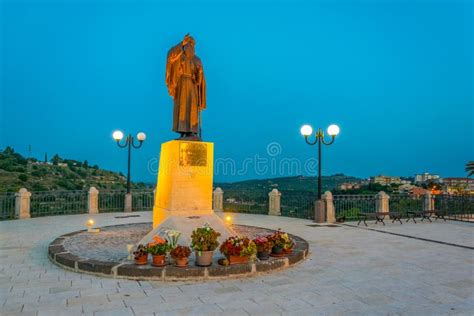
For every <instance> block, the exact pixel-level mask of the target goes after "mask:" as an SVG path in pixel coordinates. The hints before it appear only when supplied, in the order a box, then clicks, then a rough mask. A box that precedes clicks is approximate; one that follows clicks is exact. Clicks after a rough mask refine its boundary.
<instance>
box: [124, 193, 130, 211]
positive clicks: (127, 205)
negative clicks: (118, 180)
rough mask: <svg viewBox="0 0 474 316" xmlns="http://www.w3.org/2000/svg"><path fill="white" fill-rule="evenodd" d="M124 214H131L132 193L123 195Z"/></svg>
mask: <svg viewBox="0 0 474 316" xmlns="http://www.w3.org/2000/svg"><path fill="white" fill-rule="evenodd" d="M123 211H124V212H131V211H132V193H126V194H125V207H124V210H123Z"/></svg>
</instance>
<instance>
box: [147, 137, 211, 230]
mask: <svg viewBox="0 0 474 316" xmlns="http://www.w3.org/2000/svg"><path fill="white" fill-rule="evenodd" d="M213 159H214V144H213V143H206V142H195V141H180V140H172V141H169V142H166V143H164V144H162V145H161V154H160V165H159V171H158V185H157V187H156V193H155V205H154V207H153V227H156V226H158V225H160V224H161V223H162V222H163V221H164V220H165V219H166V218H167V217H169V216H171V215H178V216H191V215H193V216H199V215H210V214H212V213H213V211H212V177H213Z"/></svg>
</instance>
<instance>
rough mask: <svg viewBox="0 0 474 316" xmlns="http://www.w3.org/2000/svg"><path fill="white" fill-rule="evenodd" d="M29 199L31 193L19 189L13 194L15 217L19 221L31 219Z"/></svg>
mask: <svg viewBox="0 0 474 316" xmlns="http://www.w3.org/2000/svg"><path fill="white" fill-rule="evenodd" d="M30 198H31V192H28V190H27V189H25V188H21V189H20V191H18V193H15V217H16V218H19V219H25V218H31V215H30Z"/></svg>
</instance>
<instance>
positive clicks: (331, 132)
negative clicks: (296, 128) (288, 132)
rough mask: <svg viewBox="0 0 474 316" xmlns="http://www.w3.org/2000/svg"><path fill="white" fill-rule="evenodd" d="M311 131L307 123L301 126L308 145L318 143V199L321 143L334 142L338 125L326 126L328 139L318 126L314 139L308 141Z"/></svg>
mask: <svg viewBox="0 0 474 316" xmlns="http://www.w3.org/2000/svg"><path fill="white" fill-rule="evenodd" d="M312 133H313V128H312V127H311V126H309V125H304V126H303V127H302V128H301V134H303V136H304V139H305V141H306V143H307V144H308V145H316V144H318V201H319V200H321V195H322V193H321V189H322V181H321V159H322V158H321V149H322V145H323V144H324V145H328V146H329V145H331V144H332V143H334V140H335V139H336V136H337V134H339V127H337V125H331V126H329V128H328V134H329V135H330V136H331V140H330V141H325V140H324V132H323V130H322V129H321V128H319V129H318V130H317V131H316V133H315V139H314V141H310V140H309V137H310V135H311V134H312Z"/></svg>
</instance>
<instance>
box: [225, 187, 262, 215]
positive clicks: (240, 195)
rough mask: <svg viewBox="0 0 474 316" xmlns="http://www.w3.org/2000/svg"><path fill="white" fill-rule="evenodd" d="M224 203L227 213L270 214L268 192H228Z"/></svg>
mask: <svg viewBox="0 0 474 316" xmlns="http://www.w3.org/2000/svg"><path fill="white" fill-rule="evenodd" d="M223 202H224V203H223V204H224V211H225V212H237V213H252V214H268V192H263V191H262V192H256V191H226V192H224V201H223Z"/></svg>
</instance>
